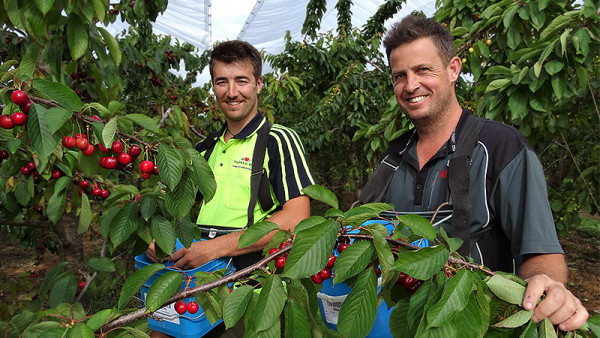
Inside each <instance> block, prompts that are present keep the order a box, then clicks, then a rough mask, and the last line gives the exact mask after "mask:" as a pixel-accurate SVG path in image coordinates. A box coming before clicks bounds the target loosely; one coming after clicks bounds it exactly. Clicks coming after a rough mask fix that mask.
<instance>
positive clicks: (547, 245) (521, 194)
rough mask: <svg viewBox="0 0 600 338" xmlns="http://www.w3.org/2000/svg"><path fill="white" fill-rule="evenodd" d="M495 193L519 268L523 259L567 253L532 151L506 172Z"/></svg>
mask: <svg viewBox="0 0 600 338" xmlns="http://www.w3.org/2000/svg"><path fill="white" fill-rule="evenodd" d="M494 190H495V193H494V208H493V209H494V212H495V213H496V214H497V216H498V217H499V218H500V224H501V225H502V227H503V229H504V232H505V234H506V235H507V236H508V238H509V240H510V242H511V251H512V255H513V257H515V258H516V260H517V262H516V263H517V265H519V264H521V263H522V262H523V255H527V254H549V253H563V251H562V248H561V246H560V243H559V242H558V237H557V234H556V227H555V225H554V220H553V216H552V210H551V209H550V204H549V202H548V192H547V188H546V180H545V176H544V172H543V169H542V166H541V163H540V161H539V159H538V158H537V156H536V155H535V153H534V152H533V151H532V150H531V149H529V148H524V149H523V150H522V151H521V152H519V153H518V154H517V156H515V158H514V159H513V160H512V161H511V162H510V163H509V164H508V165H507V166H506V167H505V168H504V169H503V170H502V172H501V173H500V175H499V177H498V181H497V186H496V187H495V189H494Z"/></svg>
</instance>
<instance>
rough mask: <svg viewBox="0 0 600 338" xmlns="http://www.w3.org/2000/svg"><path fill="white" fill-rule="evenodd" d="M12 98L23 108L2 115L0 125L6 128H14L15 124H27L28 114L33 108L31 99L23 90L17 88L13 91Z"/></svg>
mask: <svg viewBox="0 0 600 338" xmlns="http://www.w3.org/2000/svg"><path fill="white" fill-rule="evenodd" d="M10 98H11V99H12V101H13V102H14V103H15V104H16V105H17V106H19V108H21V111H18V112H15V113H13V114H12V115H10V116H8V115H0V127H2V128H4V129H12V128H13V127H15V126H23V125H25V124H27V115H28V114H29V109H30V108H31V101H30V100H29V97H28V96H27V93H25V92H24V91H22V90H15V91H14V92H12V94H11V96H10Z"/></svg>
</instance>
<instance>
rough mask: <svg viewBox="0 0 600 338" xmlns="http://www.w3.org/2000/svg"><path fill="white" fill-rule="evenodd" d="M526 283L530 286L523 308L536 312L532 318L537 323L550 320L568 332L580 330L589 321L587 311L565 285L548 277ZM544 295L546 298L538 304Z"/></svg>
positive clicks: (536, 278)
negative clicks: (546, 319) (545, 319)
mask: <svg viewBox="0 0 600 338" xmlns="http://www.w3.org/2000/svg"><path fill="white" fill-rule="evenodd" d="M526 281H527V283H528V285H527V290H525V296H524V297H523V307H524V308H525V309H526V310H534V311H533V316H532V317H531V318H532V319H533V320H534V321H535V322H536V323H537V322H539V321H541V320H543V319H544V318H548V319H550V321H552V324H554V325H559V326H558V328H559V329H560V330H562V331H565V332H566V331H570V330H575V329H578V328H580V327H581V326H582V325H583V324H584V323H585V322H586V321H587V319H588V316H589V315H588V312H587V310H586V309H585V307H584V306H583V305H582V304H581V302H580V301H579V299H577V297H575V296H573V294H572V293H571V292H570V291H569V290H567V289H566V288H565V286H564V284H563V283H560V282H557V281H555V280H553V279H552V278H550V277H548V276H546V275H535V276H532V277H530V278H528V279H526ZM543 294H545V295H546V297H545V298H544V299H543V300H542V301H541V302H540V303H539V304H537V302H538V300H539V299H540V298H541V297H542V295H543ZM536 304H537V306H536Z"/></svg>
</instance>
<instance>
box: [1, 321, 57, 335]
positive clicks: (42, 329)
mask: <svg viewBox="0 0 600 338" xmlns="http://www.w3.org/2000/svg"><path fill="white" fill-rule="evenodd" d="M66 330H67V329H65V328H64V327H63V326H62V324H61V323H59V322H51V321H46V322H41V323H36V324H33V325H31V326H28V327H27V329H26V330H25V331H23V332H22V334H21V335H14V336H13V337H17V336H19V337H21V336H22V337H48V338H54V337H56V338H58V337H63V335H64V334H65V331H66ZM19 333H21V332H19ZM7 336H8V337H10V336H11V335H10V331H9V334H8V335H7Z"/></svg>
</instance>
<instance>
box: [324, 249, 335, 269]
mask: <svg viewBox="0 0 600 338" xmlns="http://www.w3.org/2000/svg"><path fill="white" fill-rule="evenodd" d="M335 259H336V258H335V255H334V254H333V252H332V253H331V256H329V260H327V266H326V267H327V268H329V269H331V268H333V265H334V264H335Z"/></svg>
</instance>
